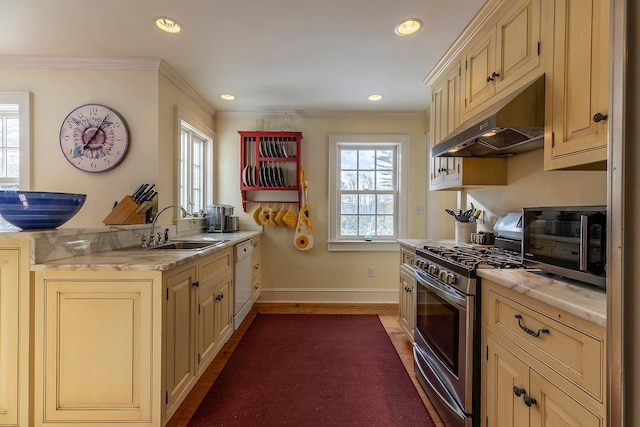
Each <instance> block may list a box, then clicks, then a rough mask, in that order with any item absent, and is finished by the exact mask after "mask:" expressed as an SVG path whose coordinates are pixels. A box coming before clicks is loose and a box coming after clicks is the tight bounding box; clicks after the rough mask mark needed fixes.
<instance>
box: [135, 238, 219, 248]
mask: <svg viewBox="0 0 640 427" xmlns="http://www.w3.org/2000/svg"><path fill="white" fill-rule="evenodd" d="M226 242H228V240H214V241H211V240H209V241H204V242H202V241H187V240H181V241H175V242H169V243H163V244H162V245H158V246H149V247H148V248H147V249H153V250H159V249H165V250H171V249H174V250H176V249H188V250H204V249H208V248H213V247H215V246H219V245H222V244H223V243H226Z"/></svg>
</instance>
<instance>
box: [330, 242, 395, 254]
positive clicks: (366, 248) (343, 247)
mask: <svg viewBox="0 0 640 427" xmlns="http://www.w3.org/2000/svg"><path fill="white" fill-rule="evenodd" d="M327 249H328V250H329V252H339V251H343V252H346V251H352V252H397V251H399V250H400V244H399V243H398V242H397V241H395V240H384V241H380V240H378V241H371V242H365V241H362V240H334V241H328V242H327Z"/></svg>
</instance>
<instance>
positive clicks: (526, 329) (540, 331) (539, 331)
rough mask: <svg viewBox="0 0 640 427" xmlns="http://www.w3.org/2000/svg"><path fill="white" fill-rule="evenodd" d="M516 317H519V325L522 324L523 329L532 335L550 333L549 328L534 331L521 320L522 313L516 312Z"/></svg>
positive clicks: (537, 335)
mask: <svg viewBox="0 0 640 427" xmlns="http://www.w3.org/2000/svg"><path fill="white" fill-rule="evenodd" d="M515 318H516V319H518V326H520V329H522V330H523V331H525V332H526V333H528V334H529V335H531V336H532V337H539V336H540V334H548V333H549V330H548V329H546V328H545V329H538V332H534V331H533V330H531V329H529V328H527V327H526V326H524V325H523V324H522V322H521V320H522V315H520V314H516V315H515Z"/></svg>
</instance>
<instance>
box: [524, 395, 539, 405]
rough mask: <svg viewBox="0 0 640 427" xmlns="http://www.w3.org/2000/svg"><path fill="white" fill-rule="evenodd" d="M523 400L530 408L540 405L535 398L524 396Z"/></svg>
mask: <svg viewBox="0 0 640 427" xmlns="http://www.w3.org/2000/svg"><path fill="white" fill-rule="evenodd" d="M522 400H524V404H525V405H527V406H529V407H531V405H535V404H536V403H538V401H537V400H536V399H535V398H533V397H531V396H529V395H526V394H525V395H524V396H522Z"/></svg>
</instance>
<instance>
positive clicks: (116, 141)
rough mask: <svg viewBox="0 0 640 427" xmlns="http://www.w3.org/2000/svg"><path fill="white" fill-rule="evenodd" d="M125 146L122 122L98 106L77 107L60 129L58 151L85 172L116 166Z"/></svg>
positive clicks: (127, 142) (127, 141)
mask: <svg viewBox="0 0 640 427" xmlns="http://www.w3.org/2000/svg"><path fill="white" fill-rule="evenodd" d="M128 146H129V132H128V130H127V125H126V123H125V121H124V120H123V119H122V117H120V115H119V114H118V113H117V112H116V111H115V110H113V109H111V108H109V107H106V106H104V105H100V104H86V105H81V106H79V107H77V108H75V109H74V110H73V111H71V112H70V113H69V114H68V115H67V117H66V118H65V119H64V122H62V126H61V127H60V148H61V149H62V153H63V154H64V156H65V158H66V159H67V160H68V161H69V163H71V164H72V165H73V166H75V167H77V168H78V169H80V170H83V171H86V172H104V171H108V170H109V169H112V168H114V167H116V165H118V163H120V162H121V161H122V159H123V158H124V155H125V154H126V152H127V148H128Z"/></svg>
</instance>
